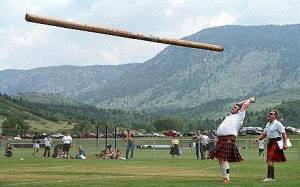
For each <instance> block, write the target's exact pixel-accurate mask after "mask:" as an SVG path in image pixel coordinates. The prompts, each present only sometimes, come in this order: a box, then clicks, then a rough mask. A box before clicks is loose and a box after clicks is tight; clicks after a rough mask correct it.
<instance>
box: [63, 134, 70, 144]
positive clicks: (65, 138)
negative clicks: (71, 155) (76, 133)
mask: <svg viewBox="0 0 300 187" xmlns="http://www.w3.org/2000/svg"><path fill="white" fill-rule="evenodd" d="M62 142H63V144H71V143H72V136H70V135H68V136H64V137H63V138H62Z"/></svg>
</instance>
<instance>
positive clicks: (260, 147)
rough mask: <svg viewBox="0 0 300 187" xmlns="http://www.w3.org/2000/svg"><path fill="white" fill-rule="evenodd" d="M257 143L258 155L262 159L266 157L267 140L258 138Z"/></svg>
mask: <svg viewBox="0 0 300 187" xmlns="http://www.w3.org/2000/svg"><path fill="white" fill-rule="evenodd" d="M256 144H257V145H258V156H259V158H261V159H264V158H265V141H264V140H258V141H257V142H256Z"/></svg>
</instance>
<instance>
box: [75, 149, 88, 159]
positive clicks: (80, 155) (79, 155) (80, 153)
mask: <svg viewBox="0 0 300 187" xmlns="http://www.w3.org/2000/svg"><path fill="white" fill-rule="evenodd" d="M75 159H82V160H85V159H86V154H85V152H84V150H83V148H82V146H78V148H77V155H76V156H75Z"/></svg>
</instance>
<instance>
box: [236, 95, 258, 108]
mask: <svg viewBox="0 0 300 187" xmlns="http://www.w3.org/2000/svg"><path fill="white" fill-rule="evenodd" d="M251 103H255V97H254V96H252V97H250V98H248V99H246V100H244V101H241V102H239V103H238V105H241V106H242V107H241V110H243V111H246V110H247V109H248V107H249V105H250V104H251Z"/></svg>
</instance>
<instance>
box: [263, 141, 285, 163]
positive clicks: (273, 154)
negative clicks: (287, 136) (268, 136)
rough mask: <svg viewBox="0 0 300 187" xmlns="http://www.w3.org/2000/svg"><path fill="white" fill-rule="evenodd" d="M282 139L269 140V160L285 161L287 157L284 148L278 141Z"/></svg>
mask: <svg viewBox="0 0 300 187" xmlns="http://www.w3.org/2000/svg"><path fill="white" fill-rule="evenodd" d="M278 140H280V139H273V140H269V142H268V145H267V160H269V161H272V162H285V161H286V158H285V155H284V152H283V150H282V149H280V148H279V146H278V144H277V141H278Z"/></svg>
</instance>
